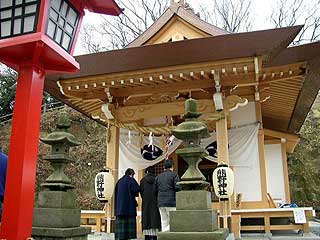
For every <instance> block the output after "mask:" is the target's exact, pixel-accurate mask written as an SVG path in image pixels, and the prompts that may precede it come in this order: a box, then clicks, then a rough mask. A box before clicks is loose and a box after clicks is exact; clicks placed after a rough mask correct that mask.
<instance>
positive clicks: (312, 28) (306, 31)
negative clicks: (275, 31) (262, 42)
mask: <svg viewBox="0 0 320 240" xmlns="http://www.w3.org/2000/svg"><path fill="white" fill-rule="evenodd" d="M310 3H311V1H305V0H278V2H277V5H276V7H275V8H274V9H273V11H272V15H271V17H270V20H271V23H272V24H273V25H274V27H277V28H279V27H288V26H293V25H298V24H304V27H303V29H302V30H301V32H300V33H299V35H298V36H297V38H296V39H295V40H294V44H298V43H301V42H309V41H315V40H317V39H319V38H320V8H319V4H320V1H315V2H313V4H310Z"/></svg>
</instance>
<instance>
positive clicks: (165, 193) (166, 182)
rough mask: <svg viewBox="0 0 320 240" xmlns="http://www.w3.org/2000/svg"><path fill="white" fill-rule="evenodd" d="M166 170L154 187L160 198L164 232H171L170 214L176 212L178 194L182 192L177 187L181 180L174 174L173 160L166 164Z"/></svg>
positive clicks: (157, 179)
mask: <svg viewBox="0 0 320 240" xmlns="http://www.w3.org/2000/svg"><path fill="white" fill-rule="evenodd" d="M164 169H165V170H164V172H163V173H161V174H160V175H159V176H158V177H156V181H155V185H154V186H155V187H154V193H155V195H156V196H157V197H158V207H159V212H160V216H161V229H162V231H163V232H165V231H170V225H169V212H170V211H175V210H176V192H178V191H180V190H181V188H180V186H178V185H177V182H179V181H180V179H179V176H178V174H176V173H175V172H173V161H172V160H171V159H168V160H166V161H165V162H164Z"/></svg>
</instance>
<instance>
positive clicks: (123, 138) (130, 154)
mask: <svg viewBox="0 0 320 240" xmlns="http://www.w3.org/2000/svg"><path fill="white" fill-rule="evenodd" d="M128 132H129V131H128V130H126V129H121V131H120V143H119V176H122V175H123V174H124V172H125V170H126V169H127V168H132V169H134V170H135V171H137V170H141V169H145V168H147V167H149V166H152V165H155V164H157V163H158V162H161V161H162V160H164V159H165V142H164V139H163V137H153V144H154V145H155V146H157V147H160V148H161V149H162V150H163V154H162V155H161V156H160V157H158V158H157V159H155V160H152V161H149V160H145V159H144V158H143V157H142V156H141V147H142V146H144V145H145V144H148V143H149V139H148V136H143V137H142V139H141V136H140V135H139V134H138V133H136V132H131V134H130V135H131V140H130V141H129V134H128ZM129 142H131V143H129ZM181 143H182V141H181V140H179V139H176V138H175V139H174V141H173V143H172V145H171V146H170V147H169V149H168V152H169V155H170V154H172V153H173V152H174V151H175V150H176V149H177V147H179V146H180V144H181Z"/></svg>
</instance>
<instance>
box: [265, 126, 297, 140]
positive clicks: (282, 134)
mask: <svg viewBox="0 0 320 240" xmlns="http://www.w3.org/2000/svg"><path fill="white" fill-rule="evenodd" d="M264 134H265V135H267V136H270V137H275V138H280V139H281V138H284V139H287V140H291V141H299V139H300V138H299V135H298V134H292V133H285V132H280V131H275V130H271V129H266V128H265V129H264Z"/></svg>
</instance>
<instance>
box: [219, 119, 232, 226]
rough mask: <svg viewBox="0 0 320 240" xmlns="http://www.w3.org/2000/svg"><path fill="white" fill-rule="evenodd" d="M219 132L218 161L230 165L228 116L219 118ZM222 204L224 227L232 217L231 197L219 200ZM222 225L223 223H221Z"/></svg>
mask: <svg viewBox="0 0 320 240" xmlns="http://www.w3.org/2000/svg"><path fill="white" fill-rule="evenodd" d="M216 132H217V148H218V149H217V150H218V163H219V164H227V165H229V151H228V125H227V116H226V114H225V116H224V118H222V119H219V120H218V121H217V122H216ZM219 203H220V204H219V205H220V216H221V217H220V219H221V220H222V221H223V224H222V226H223V228H228V218H230V217H231V203H230V199H229V200H227V201H219ZM220 226H221V225H220Z"/></svg>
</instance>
